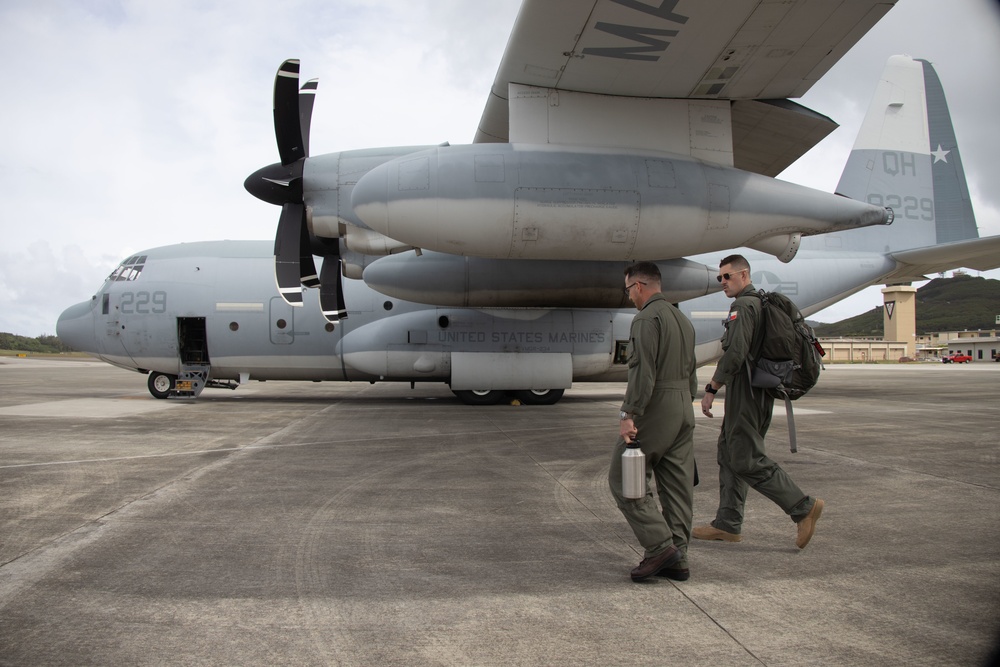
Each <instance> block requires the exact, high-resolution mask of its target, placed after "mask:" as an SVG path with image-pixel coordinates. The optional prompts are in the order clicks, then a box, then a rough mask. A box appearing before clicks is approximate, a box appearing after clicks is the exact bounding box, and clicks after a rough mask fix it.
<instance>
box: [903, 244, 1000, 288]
mask: <svg viewBox="0 0 1000 667" xmlns="http://www.w3.org/2000/svg"><path fill="white" fill-rule="evenodd" d="M890 256H891V257H892V258H893V259H894V260H896V263H897V268H896V271H894V272H893V273H892V274H891V275H890V276H889V277H888V278H886V280H885V282H887V283H888V282H912V281H916V280H927V276H928V275H933V274H935V273H942V272H943V271H950V270H952V269H958V268H967V269H974V270H976V271H989V270H991V269H996V268H1000V236H987V237H986V238H982V239H968V240H965V241H953V242H952V243H944V244H941V245H935V246H929V247H926V248H915V249H913V250H903V251H900V252H894V253H891V255H890Z"/></svg>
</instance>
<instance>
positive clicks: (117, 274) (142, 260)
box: [108, 255, 146, 282]
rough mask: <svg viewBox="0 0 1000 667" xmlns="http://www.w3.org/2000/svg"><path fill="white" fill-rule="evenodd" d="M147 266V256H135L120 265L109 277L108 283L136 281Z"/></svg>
mask: <svg viewBox="0 0 1000 667" xmlns="http://www.w3.org/2000/svg"><path fill="white" fill-rule="evenodd" d="M145 265H146V255H133V256H132V257H129V258H128V259H126V260H125V261H124V262H122V263H121V264H119V265H118V268H117V269H115V270H114V271H112V272H111V275H110V276H108V282H118V281H129V280H135V279H136V278H138V277H139V274H140V273H142V267H144V266H145Z"/></svg>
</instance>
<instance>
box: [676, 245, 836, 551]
mask: <svg viewBox="0 0 1000 667" xmlns="http://www.w3.org/2000/svg"><path fill="white" fill-rule="evenodd" d="M718 279H719V282H721V283H722V290H723V292H725V294H726V296H727V297H729V298H731V299H733V303H732V305H731V306H730V308H729V315H728V316H727V317H726V321H725V325H726V331H725V333H724V334H723V336H722V350H723V354H722V358H721V359H719V361H718V363H717V364H716V369H715V374H714V375H713V376H712V381H711V382H709V384H708V386H706V387H705V396H704V397H703V398H702V399H701V411H702V413H703V414H704V415H705V416H707V417H712V416H713V415H712V401H713V400H714V399H715V394H716V392H718V390H719V389H720V388H722V387H723V386H725V387H726V412H725V415H723V417H722V431H721V433H720V434H719V445H718V463H719V509H718V511H717V512H716V514H715V520H714V521H712V523H711V524H709V525H704V526H696V527H695V528H694V530H693V531H692V533H691V535H692V537H694V538H697V539H700V540H722V541H725V542H739V541H741V540H742V539H743V536H742V534H741V533H742V529H743V511H744V506H745V504H746V496H747V488H748V487H753V488H754V489H756V490H757V491H759V492H760V493H762V494H763V495H764V496H766V497H767V498H770V499H771V500H772V501H774V502H775V503H776V504H777V505H778V506H779V507H781V509H782V510H784V511H785V513H786V514H788V515H789V516H790V517H791V519H792V521H794V522H795V523H796V524H797V535H796V539H795V546H797V547H798V548H799V549H804V548H805V546H806V545H807V544H809V540H811V539H812V536H813V533H814V532H815V530H816V522H817V521H818V520H819V517H820V514H822V512H823V501H822V500H820V499H818V498H813V497H811V496H807V495H806V494H804V493H802V490H801V489H799V487H798V485H796V484H795V482H793V481H792V478H791V477H789V476H788V473H786V472H785V471H784V470H782V468H781V466H779V465H778V464H777V463H775V462H774V461H772V460H771V459H769V458H768V457H767V455H766V454H765V453H764V436H765V435H766V434H767V429H768V427H769V426H770V425H771V411H772V409H773V408H774V398H772V397H771V396H769V395H767V394H766V393H765V392H764V391H763V390H761V389H758V390H754V388H753V387H751V386H750V373H749V363H750V355H751V353H752V352H753V350H754V348H755V343H758V342H759V333H760V329H761V326H762V318H761V300H760V298H759V296H758V295H757V292H756V291H755V290H754V287H753V284H752V283H751V282H750V263H749V262H747V260H746V258H744V257H743V256H742V255H730V256H729V257H726V258H725V259H723V260H722V261H721V262H720V263H719V276H718Z"/></svg>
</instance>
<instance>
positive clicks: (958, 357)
mask: <svg viewBox="0 0 1000 667" xmlns="http://www.w3.org/2000/svg"><path fill="white" fill-rule="evenodd" d="M971 361H972V357H970V356H969V355H967V354H949V355H948V356H945V357H941V363H943V364H967V363H970V362H971Z"/></svg>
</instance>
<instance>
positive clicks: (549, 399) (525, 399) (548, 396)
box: [514, 389, 565, 405]
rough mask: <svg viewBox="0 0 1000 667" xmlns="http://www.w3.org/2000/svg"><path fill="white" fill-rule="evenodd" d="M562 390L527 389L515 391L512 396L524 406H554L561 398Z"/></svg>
mask: <svg viewBox="0 0 1000 667" xmlns="http://www.w3.org/2000/svg"><path fill="white" fill-rule="evenodd" d="M564 391H565V390H563V389H528V390H526V391H515V392H514V396H515V397H517V400H519V401H521V403H524V404H525V405H555V404H556V403H558V402H559V399H560V398H562V397H563V393H564Z"/></svg>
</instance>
